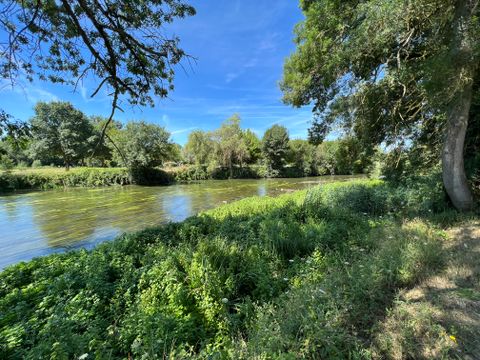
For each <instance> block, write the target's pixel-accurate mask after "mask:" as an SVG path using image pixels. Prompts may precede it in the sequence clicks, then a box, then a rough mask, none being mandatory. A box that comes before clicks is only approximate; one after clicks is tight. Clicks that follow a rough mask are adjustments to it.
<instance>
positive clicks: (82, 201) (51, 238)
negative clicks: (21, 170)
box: [0, 177, 351, 269]
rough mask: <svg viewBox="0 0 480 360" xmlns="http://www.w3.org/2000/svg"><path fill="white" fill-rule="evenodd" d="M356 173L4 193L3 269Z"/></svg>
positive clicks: (0, 211)
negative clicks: (239, 201) (228, 204)
mask: <svg viewBox="0 0 480 360" xmlns="http://www.w3.org/2000/svg"><path fill="white" fill-rule="evenodd" d="M350 178H351V177H321V178H302V179H274V180H228V181H205V182H199V183H195V184H189V185H174V186H167V187H140V186H126V187H112V188H100V189H69V190H55V191H44V192H31V193H24V194H14V195H8V196H2V197H0V253H1V257H0V269H1V268H3V267H5V266H7V265H9V264H14V263H16V262H19V261H22V260H29V259H31V258H32V257H35V256H40V255H45V254H49V253H52V252H58V251H65V250H67V249H72V248H76V247H92V246H94V245H95V244H98V243H99V242H102V241H105V240H109V239H112V238H114V237H115V236H117V235H119V234H120V233H123V232H131V231H137V230H140V229H143V228H145V227H147V226H153V225H158V224H161V223H165V222H168V221H181V220H183V219H185V218H187V217H188V216H191V215H194V214H196V213H198V212H199V211H202V210H205V209H209V208H212V207H216V206H218V205H221V204H222V203H225V202H231V201H234V200H237V199H241V198H244V197H247V196H254V195H259V196H265V195H271V196H274V195H277V194H280V193H284V192H288V191H292V190H296V189H303V188H307V187H310V186H313V185H316V184H318V183H319V182H329V181H333V180H342V179H350Z"/></svg>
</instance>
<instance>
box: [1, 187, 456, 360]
mask: <svg viewBox="0 0 480 360" xmlns="http://www.w3.org/2000/svg"><path fill="white" fill-rule="evenodd" d="M419 189H420V187H416V189H415V190H413V189H397V190H394V189H392V188H390V187H389V186H388V185H387V184H385V183H383V182H381V181H354V182H349V183H336V184H327V185H322V186H320V187H316V188H313V189H311V190H309V191H300V192H296V193H292V194H288V195H284V196H281V197H278V198H268V197H264V198H258V197H255V198H248V199H244V200H241V201H238V202H235V203H232V204H228V205H225V206H222V207H220V208H217V209H214V210H210V211H207V212H205V213H203V214H201V215H199V216H195V217H191V218H189V219H187V220H185V221H183V222H181V223H172V224H168V225H165V226H161V227H158V228H153V229H148V230H145V231H143V232H140V233H136V234H129V235H124V236H122V237H120V238H118V239H117V240H115V241H112V242H110V243H104V244H101V245H99V246H98V247H97V248H95V249H94V250H92V251H86V250H79V251H74V252H69V253H66V254H57V255H50V256H46V257H42V258H37V259H34V260H32V261H30V262H28V263H21V264H18V265H15V266H12V267H9V268H7V269H6V270H5V271H3V272H2V273H1V274H0V314H1V316H0V358H5V359H16V358H65V359H67V358H78V357H82V358H86V359H88V358H98V359H109V358H112V359H113V358H125V359H126V358H135V359H137V358H149V359H153V358H162V357H169V358H188V357H192V358H225V359H227V358H234V359H242V358H244V359H252V358H259V359H280V358H281V359H296V358H329V359H330V358H341V359H344V358H356V359H362V358H364V359H369V358H382V359H383V358H389V357H390V355H391V354H390V353H389V351H390V350H389V347H388V346H385V344H384V343H383V342H382V343H381V344H380V345H378V344H377V341H376V340H375V339H377V335H378V332H379V331H380V330H378V329H381V327H380V323H381V321H382V319H383V318H384V317H385V315H386V312H387V309H388V308H389V307H390V306H391V305H392V304H393V303H394V302H395V300H396V297H397V294H398V291H399V290H400V289H402V288H405V287H410V286H412V285H414V284H416V283H417V282H418V281H420V280H421V279H422V278H424V277H426V276H428V275H429V274H431V273H432V272H435V271H436V270H437V269H439V268H441V267H442V264H443V262H444V259H445V251H444V250H443V248H442V244H443V241H444V237H445V234H444V233H443V231H441V230H439V229H438V228H437V227H435V226H434V225H432V224H431V223H430V222H427V221H422V220H418V219H417V220H405V219H406V217H404V216H403V215H407V214H409V215H422V214H421V213H429V210H431V207H432V204H436V206H437V208H438V209H439V210H440V209H441V207H442V205H441V203H440V201H441V195H440V194H437V193H436V192H435V190H434V189H430V192H423V193H421V192H420V190H419ZM424 190H425V189H424ZM425 194H430V195H428V196H427V195H425ZM436 196H437V197H436ZM419 209H420V213H419ZM451 215H452V213H441V214H437V215H432V216H433V218H435V219H437V220H438V219H442V218H443V217H446V218H447V219H451V218H452V216H451ZM434 325H435V326H433V325H432V328H431V329H430V333H429V336H430V337H431V338H432V339H433V340H432V341H434V342H435V341H436V343H435V344H437V343H438V353H439V354H449V352H450V351H455V350H456V346H457V344H456V343H455V342H454V341H452V340H449V335H450V331H451V329H445V328H443V327H442V326H441V324H434ZM408 345H409V344H406V346H408Z"/></svg>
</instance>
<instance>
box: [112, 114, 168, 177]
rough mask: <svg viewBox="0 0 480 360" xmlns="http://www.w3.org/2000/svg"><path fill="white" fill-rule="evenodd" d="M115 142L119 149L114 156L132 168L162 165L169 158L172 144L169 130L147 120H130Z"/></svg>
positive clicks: (119, 161)
mask: <svg viewBox="0 0 480 360" xmlns="http://www.w3.org/2000/svg"><path fill="white" fill-rule="evenodd" d="M115 143H116V144H117V146H118V149H116V150H115V151H114V158H115V159H116V161H117V162H118V163H124V165H125V166H127V167H129V168H131V169H135V168H151V167H155V166H158V165H161V164H162V163H163V162H164V161H165V160H167V159H168V157H169V154H170V152H171V146H172V144H171V143H170V133H169V132H167V131H166V130H165V129H164V128H163V127H161V126H158V125H155V124H148V123H146V122H145V121H139V122H129V123H128V124H127V125H126V126H125V128H124V129H123V130H122V131H119V132H118V134H117V137H116V138H115ZM119 150H120V151H121V153H120V152H119ZM125 162H126V163H125Z"/></svg>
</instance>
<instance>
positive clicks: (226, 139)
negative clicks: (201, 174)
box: [213, 114, 249, 178]
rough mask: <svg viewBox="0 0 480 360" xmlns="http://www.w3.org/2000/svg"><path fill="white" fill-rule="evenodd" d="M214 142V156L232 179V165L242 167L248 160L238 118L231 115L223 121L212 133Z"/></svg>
mask: <svg viewBox="0 0 480 360" xmlns="http://www.w3.org/2000/svg"><path fill="white" fill-rule="evenodd" d="M213 138H214V140H215V148H216V149H215V155H216V159H217V161H218V162H219V163H220V165H221V166H224V167H228V169H229V172H230V177H231V178H232V177H233V165H235V164H240V165H242V164H243V163H244V162H245V161H246V160H247V159H248V155H249V154H248V149H247V146H246V144H245V141H244V139H243V132H242V129H241V128H240V116H238V115H237V114H235V115H233V116H232V117H230V118H229V119H227V120H225V121H224V122H223V124H222V126H220V128H219V129H218V130H216V131H215V132H214V133H213Z"/></svg>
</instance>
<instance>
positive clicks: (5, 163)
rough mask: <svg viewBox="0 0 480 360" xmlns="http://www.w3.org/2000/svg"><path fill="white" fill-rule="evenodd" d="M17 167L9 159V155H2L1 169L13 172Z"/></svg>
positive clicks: (0, 159)
mask: <svg viewBox="0 0 480 360" xmlns="http://www.w3.org/2000/svg"><path fill="white" fill-rule="evenodd" d="M14 167H15V164H14V163H13V161H12V159H10V157H8V155H0V169H1V170H5V171H9V170H12V169H13V168H14Z"/></svg>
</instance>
